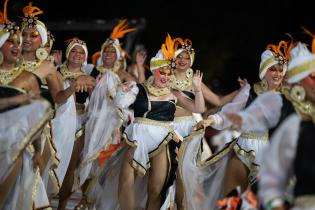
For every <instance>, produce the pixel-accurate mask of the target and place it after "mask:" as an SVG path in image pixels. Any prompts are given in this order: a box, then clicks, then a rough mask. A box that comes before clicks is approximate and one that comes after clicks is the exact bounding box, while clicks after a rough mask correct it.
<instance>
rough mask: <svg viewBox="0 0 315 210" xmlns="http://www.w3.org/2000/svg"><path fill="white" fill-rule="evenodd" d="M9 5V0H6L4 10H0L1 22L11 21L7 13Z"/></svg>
mask: <svg viewBox="0 0 315 210" xmlns="http://www.w3.org/2000/svg"><path fill="white" fill-rule="evenodd" d="M7 5H8V0H5V2H4V8H3V12H1V11H0V23H1V24H5V23H7V22H8V21H9V20H8V15H7Z"/></svg>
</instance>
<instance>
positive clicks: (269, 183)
mask: <svg viewBox="0 0 315 210" xmlns="http://www.w3.org/2000/svg"><path fill="white" fill-rule="evenodd" d="M300 121H301V119H300V117H299V116H298V115H297V114H292V115H290V116H289V117H288V118H287V119H286V120H285V121H284V122H283V123H282V124H281V125H280V126H279V128H278V129H277V130H276V131H275V133H274V134H273V136H272V138H271V144H270V146H269V147H268V150H267V152H266V154H265V156H264V159H263V164H262V165H261V169H260V173H259V177H260V182H259V191H258V193H259V197H260V199H261V201H262V203H263V205H264V206H267V204H268V202H269V201H271V200H272V199H275V198H282V199H284V198H285V197H286V196H287V195H286V193H287V192H288V191H287V186H288V180H289V179H290V178H291V175H292V174H293V161H294V157H295V153H296V146H297V141H298V136H299V129H300Z"/></svg>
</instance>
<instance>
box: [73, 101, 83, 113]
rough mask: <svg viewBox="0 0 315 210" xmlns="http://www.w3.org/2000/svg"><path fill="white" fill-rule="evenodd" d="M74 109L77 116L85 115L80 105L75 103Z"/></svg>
mask: <svg viewBox="0 0 315 210" xmlns="http://www.w3.org/2000/svg"><path fill="white" fill-rule="evenodd" d="M75 108H76V111H77V114H79V115H82V114H84V113H85V105H84V104H80V103H75Z"/></svg>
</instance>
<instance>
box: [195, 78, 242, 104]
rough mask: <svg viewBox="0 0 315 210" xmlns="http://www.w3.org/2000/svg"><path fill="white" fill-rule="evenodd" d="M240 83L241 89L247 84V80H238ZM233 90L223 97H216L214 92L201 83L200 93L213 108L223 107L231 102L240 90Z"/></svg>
mask: <svg viewBox="0 0 315 210" xmlns="http://www.w3.org/2000/svg"><path fill="white" fill-rule="evenodd" d="M238 81H239V83H240V86H241V88H242V87H243V86H244V85H246V84H247V80H246V79H244V80H241V79H239V80H238ZM241 88H240V89H238V90H235V91H233V92H231V93H229V94H227V95H225V96H222V97H219V96H218V95H216V94H215V93H214V92H212V91H211V90H210V89H209V88H208V87H207V86H206V85H205V84H204V83H202V86H201V89H202V93H203V94H204V97H205V100H206V101H207V102H208V103H211V104H213V105H215V106H223V105H224V104H226V103H228V102H231V101H232V100H233V98H234V97H235V96H236V95H237V94H238V92H239V91H240V90H241Z"/></svg>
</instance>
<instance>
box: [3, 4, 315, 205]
mask: <svg viewBox="0 0 315 210" xmlns="http://www.w3.org/2000/svg"><path fill="white" fill-rule="evenodd" d="M7 4H8V2H7V0H6V1H5V3H4V9H3V12H1V13H0V18H1V20H0V21H1V30H0V85H1V86H0V93H1V94H0V141H1V146H0V166H1V170H0V209H4V210H29V209H52V204H51V202H52V200H53V199H57V200H58V207H57V209H58V210H63V209H66V206H67V202H68V201H69V198H70V196H71V194H72V193H73V192H75V191H80V192H81V193H82V199H81V200H80V201H78V203H77V205H76V206H75V209H97V210H98V209H99V210H106V209H108V210H114V209H121V210H138V209H139V210H140V209H143V210H144V209H147V210H157V209H161V210H167V209H177V210H182V209H186V210H219V209H226V210H237V209H242V210H249V209H251V210H259V209H266V210H280V209H281V210H284V209H295V210H306V209H309V210H311V209H315V179H314V177H315V156H314V155H312V151H313V149H312V148H313V146H315V143H313V141H314V136H315V133H314V132H315V125H314V124H315V54H314V53H315V41H314V42H313V43H312V45H311V47H312V49H309V48H308V45H307V44H306V43H303V42H301V41H294V40H293V38H292V37H291V39H290V40H289V41H288V42H286V41H280V42H279V44H270V45H268V46H267V47H266V50H265V51H263V52H262V54H261V62H260V66H259V71H258V72H257V73H258V74H259V78H260V81H259V82H257V83H255V84H254V85H253V86H251V85H250V84H249V83H248V82H247V81H246V79H244V80H241V79H240V80H239V84H240V88H239V89H238V90H235V91H233V92H231V93H230V94H228V95H225V96H221V95H217V94H215V93H214V92H213V91H211V90H210V89H209V88H208V87H207V86H206V85H205V84H204V83H203V82H202V75H203V74H202V73H201V72H200V71H199V70H195V71H194V70H193V69H192V65H193V62H194V59H195V51H194V49H193V47H192V42H191V41H190V40H189V39H182V38H180V37H176V38H174V37H173V38H172V37H171V36H170V35H167V36H166V39H165V42H164V43H163V44H162V45H161V49H159V50H157V53H156V55H155V56H154V57H152V58H151V59H150V65H149V67H146V66H145V60H146V54H145V53H144V52H143V51H139V52H138V53H137V54H136V64H135V66H133V67H128V66H127V62H126V57H125V56H126V53H125V52H124V50H123V49H122V47H121V43H120V41H119V39H121V38H123V37H124V36H125V35H126V34H127V33H132V31H134V30H135V29H134V28H131V27H129V25H128V22H127V20H120V21H119V22H118V23H117V25H116V26H115V27H114V28H113V30H112V32H111V34H110V37H108V38H107V39H106V40H105V41H104V43H103V44H102V46H101V47H100V51H99V52H98V53H97V54H95V56H93V65H90V64H89V65H87V60H88V48H87V45H86V43H85V42H84V41H83V40H80V39H79V38H72V39H69V40H67V47H66V51H65V52H64V54H65V58H66V59H65V61H63V62H61V59H60V58H61V57H60V53H59V54H55V55H54V56H52V54H51V49H52V46H53V43H54V41H55V40H54V38H53V35H52V34H51V33H50V32H49V31H48V30H47V28H46V26H45V24H44V23H43V22H41V21H40V20H39V18H38V16H39V15H40V14H41V13H43V11H41V10H40V9H39V8H38V7H35V6H33V5H32V4H31V3H30V4H29V5H27V6H25V7H24V8H23V14H24V18H23V20H22V23H21V26H18V25H17V24H16V23H14V22H11V21H9V19H8V14H7ZM304 32H306V33H307V34H309V35H311V36H312V37H315V35H313V34H312V33H311V32H309V31H308V30H307V29H304ZM87 66H90V67H91V66H92V68H87ZM148 70H150V72H151V74H150V75H149V76H148V75H147V71H148ZM206 102H207V103H209V104H212V105H213V106H215V107H218V109H217V110H219V111H218V112H216V113H212V114H211V115H209V116H205V114H204V113H205V111H206V106H205V103H206ZM209 126H211V127H212V128H213V129H215V130H217V131H218V134H217V135H215V136H214V137H213V138H212V139H210V140H209V139H205V129H206V128H207V127H209ZM312 143H313V144H312ZM313 154H314V153H313Z"/></svg>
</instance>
